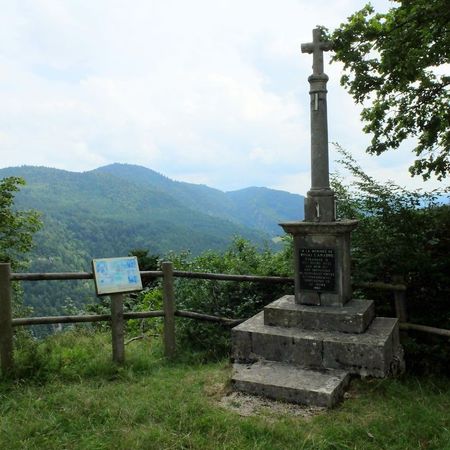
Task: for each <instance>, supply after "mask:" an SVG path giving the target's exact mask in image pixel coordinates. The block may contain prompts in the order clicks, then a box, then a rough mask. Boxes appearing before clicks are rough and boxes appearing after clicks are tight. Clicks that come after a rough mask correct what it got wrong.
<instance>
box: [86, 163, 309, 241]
mask: <svg viewBox="0 0 450 450" xmlns="http://www.w3.org/2000/svg"><path fill="white" fill-rule="evenodd" d="M93 172H94V173H108V174H111V175H114V176H115V177H118V178H121V179H123V180H126V181H131V182H133V183H136V184H139V185H140V186H143V187H151V188H153V189H157V190H159V191H162V192H165V193H167V194H169V195H172V196H173V197H174V198H176V199H177V200H178V201H180V202H182V204H183V205H185V206H187V207H188V208H191V209H193V210H195V211H200V212H202V213H205V214H208V215H211V216H214V217H220V218H223V219H227V220H229V221H231V222H234V223H238V224H240V225H244V226H246V227H249V228H255V229H257V230H260V231H264V232H266V233H268V234H270V235H272V236H276V235H279V234H280V233H281V229H280V227H279V225H278V223H279V222H283V221H289V220H302V219H303V200H304V198H303V197H302V196H300V195H295V194H290V193H289V192H284V191H277V190H274V189H267V188H263V187H250V188H245V189H240V190H237V191H231V192H222V191H220V190H218V189H213V188H210V187H208V186H205V185H201V184H192V183H185V182H180V181H174V180H171V179H170V178H167V177H165V176H164V175H161V174H159V173H157V172H155V171H153V170H151V169H147V168H145V167H141V166H135V165H130V164H111V165H108V166H104V167H100V168H98V169H96V170H94V171H93Z"/></svg>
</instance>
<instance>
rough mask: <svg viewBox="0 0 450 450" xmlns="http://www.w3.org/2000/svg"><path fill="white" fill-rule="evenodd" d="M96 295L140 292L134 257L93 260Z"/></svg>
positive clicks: (137, 268) (137, 270)
mask: <svg viewBox="0 0 450 450" xmlns="http://www.w3.org/2000/svg"><path fill="white" fill-rule="evenodd" d="M92 268H93V271H94V280H95V289H96V291H97V295H108V294H119V293H125V292H136V291H141V290H142V281H141V274H140V272H139V265H138V261H137V258H136V256H127V257H123V258H102V259H93V260H92Z"/></svg>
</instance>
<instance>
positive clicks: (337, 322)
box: [264, 295, 375, 333]
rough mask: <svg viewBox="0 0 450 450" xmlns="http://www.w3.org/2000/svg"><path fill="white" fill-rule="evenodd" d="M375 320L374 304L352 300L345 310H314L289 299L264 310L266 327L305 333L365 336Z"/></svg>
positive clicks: (320, 308)
mask: <svg viewBox="0 0 450 450" xmlns="http://www.w3.org/2000/svg"><path fill="white" fill-rule="evenodd" d="M374 317H375V307H374V303H373V301H372V300H350V301H349V302H347V303H346V304H345V305H344V306H311V305H300V304H298V303H295V296H294V295H285V296H284V297H281V298H280V299H278V300H275V301H274V302H272V303H270V304H269V305H267V306H266V307H265V308H264V323H265V324H266V325H273V326H280V327H297V328H303V329H305V330H323V331H342V332H344V333H363V332H364V331H365V330H366V329H367V327H368V326H369V324H370V323H371V322H372V320H373V318H374Z"/></svg>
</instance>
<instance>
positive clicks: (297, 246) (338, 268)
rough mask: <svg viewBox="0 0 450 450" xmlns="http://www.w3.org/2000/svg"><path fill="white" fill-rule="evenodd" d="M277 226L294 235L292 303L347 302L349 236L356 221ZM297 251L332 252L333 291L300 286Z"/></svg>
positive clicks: (293, 223)
mask: <svg viewBox="0 0 450 450" xmlns="http://www.w3.org/2000/svg"><path fill="white" fill-rule="evenodd" d="M280 225H281V226H282V227H283V229H284V231H286V232H287V233H290V234H292V235H293V236H294V278H295V301H296V302H297V303H299V304H305V305H320V306H338V305H340V306H342V305H345V304H346V303H347V302H348V301H349V300H351V298H352V289H351V278H350V274H351V270H350V269H351V268H350V233H351V231H352V230H354V229H355V228H356V226H357V225H358V222H357V221H356V220H343V221H339V222H317V223H315V222H288V223H280ZM301 249H330V250H332V251H333V252H334V253H335V286H334V289H331V290H325V289H324V290H318V291H311V290H307V289H305V287H304V286H302V283H301V276H300V257H299V253H300V251H301Z"/></svg>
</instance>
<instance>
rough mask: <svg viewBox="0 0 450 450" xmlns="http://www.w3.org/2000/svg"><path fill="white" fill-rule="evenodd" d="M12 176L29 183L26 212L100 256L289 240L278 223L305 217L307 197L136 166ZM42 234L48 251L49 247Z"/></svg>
mask: <svg viewBox="0 0 450 450" xmlns="http://www.w3.org/2000/svg"><path fill="white" fill-rule="evenodd" d="M6 176H21V177H23V178H24V179H25V180H26V182H27V184H26V186H25V187H23V189H22V190H21V191H20V192H19V193H18V194H17V197H16V206H17V207H18V208H19V209H36V210H38V211H41V212H42V213H43V218H44V222H45V223H46V228H48V227H49V226H50V224H51V226H50V228H51V229H52V230H53V231H55V227H57V228H59V231H58V232H56V231H55V234H61V233H62V235H65V234H67V233H70V237H67V239H68V240H72V241H73V240H75V241H77V242H78V244H79V245H78V244H77V245H78V246H79V247H80V248H83V250H84V251H85V252H86V253H87V254H89V255H92V256H97V257H98V256H111V254H114V253H116V254H118V253H122V254H123V253H124V252H127V251H129V249H130V248H136V247H142V248H146V249H149V250H150V251H152V252H155V253H165V252H167V251H169V250H174V251H180V250H182V249H188V250H191V251H192V252H193V253H199V252H201V251H203V250H206V249H208V248H211V249H213V250H219V249H224V248H225V247H226V246H227V245H228V244H229V243H230V241H231V239H232V237H233V236H235V235H240V236H243V237H245V238H247V239H249V240H251V241H253V242H255V243H262V242H263V241H270V240H271V238H273V237H274V236H276V235H280V234H282V230H281V228H280V227H279V226H278V223H279V222H282V221H289V220H301V219H302V218H303V216H302V211H303V197H302V196H300V195H295V194H290V193H287V192H283V191H276V190H272V189H268V188H256V187H251V188H246V189H241V190H238V191H232V192H222V191H220V190H218V189H214V188H210V187H208V186H205V185H198V184H192V183H186V182H180V181H174V180H171V179H170V178H168V177H165V176H164V175H161V174H159V173H157V172H155V171H153V170H151V169H147V168H145V167H142V166H135V165H130V164H117V163H116V164H111V165H108V166H104V167H100V168H98V169H95V170H92V171H88V172H81V173H80V172H69V171H64V170H60V169H52V168H46V167H35V166H22V167H10V168H6V169H0V177H1V178H3V177H6ZM48 231H49V230H48V229H47V230H45V229H44V230H43V231H42V232H41V234H40V235H43V234H46V232H48ZM40 235H38V237H37V238H38V240H39V241H40V242H39V243H40V245H41V246H43V247H45V246H46V245H48V242H43V240H42V239H39V236H40ZM124 237H125V238H124ZM48 238H49V236H48ZM37 251H38V250H37Z"/></svg>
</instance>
